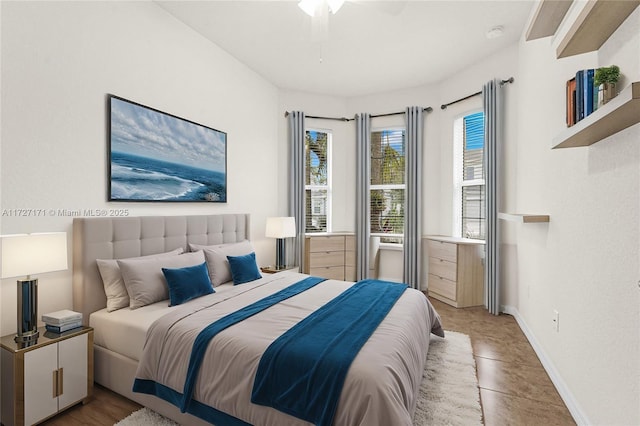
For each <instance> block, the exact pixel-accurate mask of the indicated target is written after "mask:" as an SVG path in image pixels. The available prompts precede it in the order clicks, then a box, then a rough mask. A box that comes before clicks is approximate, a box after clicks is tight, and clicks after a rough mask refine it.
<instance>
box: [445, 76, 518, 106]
mask: <svg viewBox="0 0 640 426" xmlns="http://www.w3.org/2000/svg"><path fill="white" fill-rule="evenodd" d="M513 81H514V80H513V77H509V78H508V79H506V80H501V81H500V86H504V85H505V84H507V83H513ZM481 94H482V90H481V91H479V92H476V93H473V94H471V95H469V96H465V97H464V98H460V99H456V100H455V101H452V102H449V103H448V104H442V105H440V109H447V107H448V106H449V105H453V104H457V103H458V102H462V101H466V100H467V99H471V98H473V97H474V96H478V95H481Z"/></svg>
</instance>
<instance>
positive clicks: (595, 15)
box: [556, 0, 640, 58]
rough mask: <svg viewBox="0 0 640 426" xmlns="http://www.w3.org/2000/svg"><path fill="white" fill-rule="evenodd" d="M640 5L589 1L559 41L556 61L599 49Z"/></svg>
mask: <svg viewBox="0 0 640 426" xmlns="http://www.w3.org/2000/svg"><path fill="white" fill-rule="evenodd" d="M639 4H640V0H628V1H608V0H589V1H588V2H587V4H586V5H585V7H584V9H583V10H582V12H580V15H578V17H577V18H576V20H575V22H574V23H573V25H572V26H571V28H569V31H568V32H567V34H566V35H565V36H564V38H563V39H562V40H561V41H560V44H559V45H558V49H557V50H556V57H557V58H565V57H567V56H573V55H579V54H581V53H587V52H593V51H595V50H598V49H600V46H602V45H603V44H604V42H605V41H607V39H608V38H609V37H611V34H613V33H614V32H615V31H616V30H617V29H618V27H619V26H620V24H622V23H623V22H624V21H625V20H626V19H627V17H628V16H629V15H631V13H632V12H633V11H634V10H635V9H636V7H638V5H639Z"/></svg>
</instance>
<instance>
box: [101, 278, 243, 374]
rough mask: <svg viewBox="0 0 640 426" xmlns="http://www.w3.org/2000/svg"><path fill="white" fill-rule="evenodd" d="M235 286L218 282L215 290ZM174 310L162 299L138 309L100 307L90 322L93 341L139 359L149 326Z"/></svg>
mask: <svg viewBox="0 0 640 426" xmlns="http://www.w3.org/2000/svg"><path fill="white" fill-rule="evenodd" d="M232 288H233V283H231V282H230V283H225V284H221V285H219V286H217V287H216V288H215V291H216V293H224V292H225V291H227V290H230V289H232ZM186 303H189V302H186ZM171 310H172V308H171V307H169V301H168V300H162V301H160V302H156V303H153V304H151V305H147V306H143V307H141V308H138V309H129V308H123V309H118V310H117V311H113V312H107V309H106V308H104V309H101V310H99V311H96V312H94V313H92V314H91V315H90V316H89V325H90V326H91V327H93V330H94V331H93V342H94V344H95V345H97V346H102V347H103V348H105V349H109V350H111V351H114V352H117V353H119V354H122V355H124V356H126V357H128V358H131V359H134V360H136V361H139V360H140V356H141V355H142V349H143V347H144V342H145V339H146V336H147V330H148V329H149V327H150V326H151V324H152V323H153V322H154V321H155V320H157V319H158V318H160V317H161V316H163V315H164V314H166V313H168V312H171Z"/></svg>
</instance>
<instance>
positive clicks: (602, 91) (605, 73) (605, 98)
mask: <svg viewBox="0 0 640 426" xmlns="http://www.w3.org/2000/svg"><path fill="white" fill-rule="evenodd" d="M618 80H620V68H619V67H618V66H617V65H611V66H610V67H601V68H598V69H597V70H596V72H595V76H594V78H593V84H594V85H596V86H598V95H599V96H598V104H600V105H604V104H606V103H607V102H609V101H610V100H611V99H613V98H614V97H615V96H616V95H617V92H616V83H618ZM600 105H599V106H600Z"/></svg>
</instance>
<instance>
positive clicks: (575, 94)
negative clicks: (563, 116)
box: [567, 68, 598, 127]
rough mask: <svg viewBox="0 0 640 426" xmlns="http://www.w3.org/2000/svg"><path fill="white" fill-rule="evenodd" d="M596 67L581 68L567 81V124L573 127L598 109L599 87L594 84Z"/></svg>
mask: <svg viewBox="0 0 640 426" xmlns="http://www.w3.org/2000/svg"><path fill="white" fill-rule="evenodd" d="M594 74H595V69H593V68H591V69H587V70H580V71H578V72H577V73H576V76H575V77H574V78H572V79H571V80H568V81H567V126H568V127H571V126H573V125H574V124H576V123H577V122H578V121H580V120H582V119H583V118H585V117H587V116H588V115H589V114H591V113H592V112H593V111H595V110H596V109H598V88H597V87H595V86H594V85H593V76H594Z"/></svg>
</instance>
